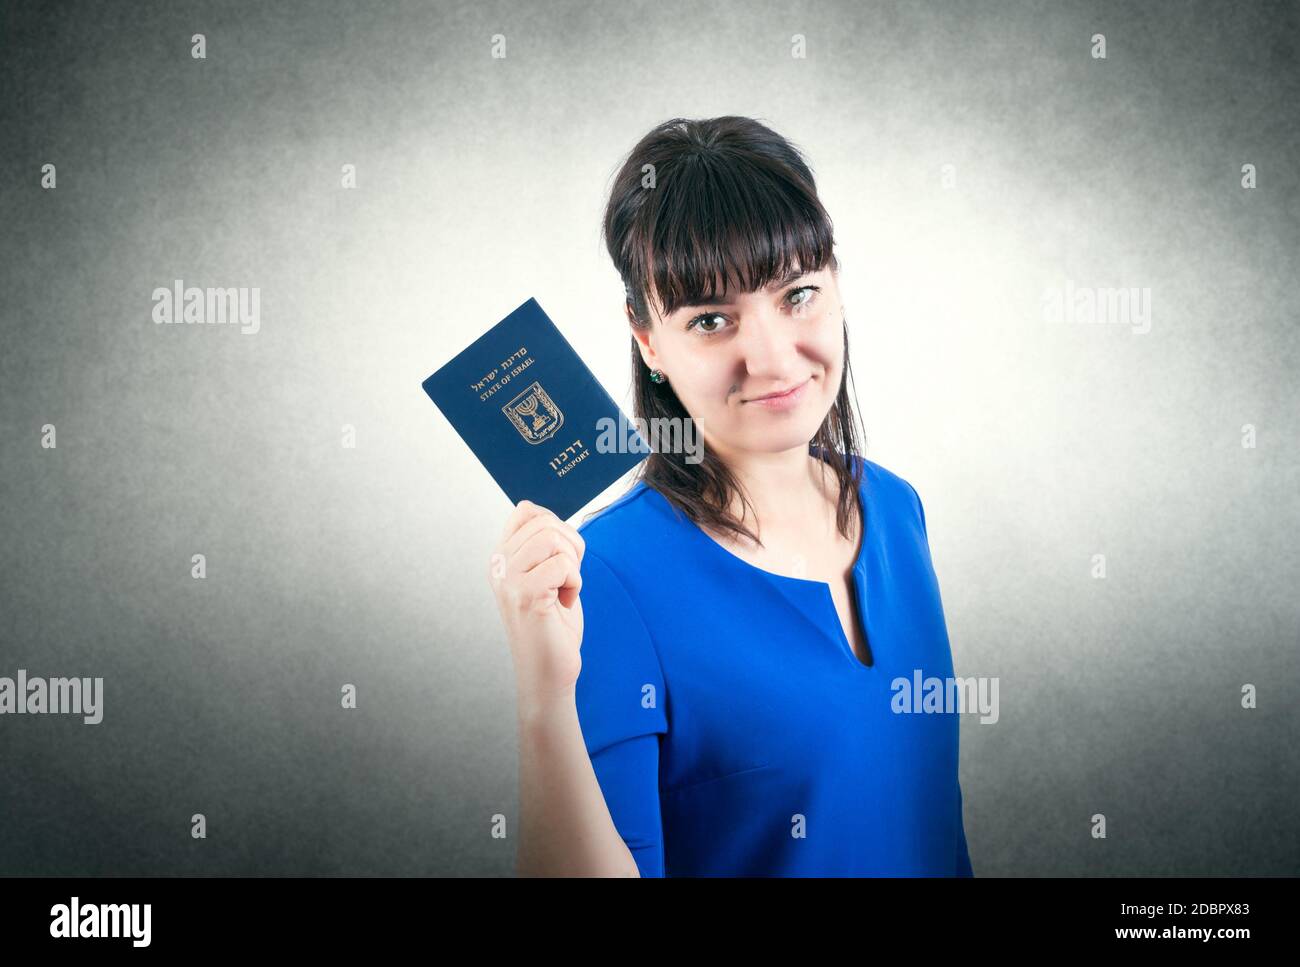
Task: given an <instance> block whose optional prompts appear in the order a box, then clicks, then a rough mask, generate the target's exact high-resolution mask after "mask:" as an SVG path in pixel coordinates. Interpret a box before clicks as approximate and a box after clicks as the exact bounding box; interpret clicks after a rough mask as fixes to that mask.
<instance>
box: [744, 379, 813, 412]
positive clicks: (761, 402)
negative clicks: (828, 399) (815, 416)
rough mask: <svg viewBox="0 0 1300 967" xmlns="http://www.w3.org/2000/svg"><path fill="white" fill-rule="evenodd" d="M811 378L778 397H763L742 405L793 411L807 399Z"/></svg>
mask: <svg viewBox="0 0 1300 967" xmlns="http://www.w3.org/2000/svg"><path fill="white" fill-rule="evenodd" d="M813 378H814V377H812V376H809V377H808V378H807V379H806V380H804V381H803V382H802V383H800V384H799V385H798V386H796V387H794V389H792V390H790V391H789V392H786V393H781V394H780V395H778V396H764V397H760V398H757V399H752V400H745V401H744V405H745V406H757V407H760V408H762V409H765V410H772V411H775V412H782V413H784V412H788V411H789V410H793V409H794V408H795V407H797V406H798V405H799V404H800V403H802V402H803V401H804V400H805V399H806V398H807V396H808V386H809V384H810V383H812V381H813Z"/></svg>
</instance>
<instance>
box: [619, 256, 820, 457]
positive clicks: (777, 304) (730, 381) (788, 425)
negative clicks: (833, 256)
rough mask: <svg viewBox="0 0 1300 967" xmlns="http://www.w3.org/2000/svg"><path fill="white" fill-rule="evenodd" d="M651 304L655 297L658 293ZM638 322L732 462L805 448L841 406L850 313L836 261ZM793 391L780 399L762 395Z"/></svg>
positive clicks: (656, 357) (703, 427)
mask: <svg viewBox="0 0 1300 967" xmlns="http://www.w3.org/2000/svg"><path fill="white" fill-rule="evenodd" d="M652 303H653V300H652ZM651 312H652V313H654V321H653V324H652V325H651V327H650V328H649V329H648V330H638V329H636V328H633V330H632V333H633V335H634V336H636V338H637V340H638V342H639V343H640V349H641V356H642V358H643V359H644V360H645V362H646V365H647V366H649V367H650V368H651V369H659V370H661V371H662V372H663V373H664V375H665V376H667V377H668V385H669V386H671V387H672V388H673V390H674V391H676V393H677V398H678V399H679V400H681V402H682V405H683V406H684V407H685V408H686V412H687V413H689V414H690V415H691V418H692V419H693V420H695V421H696V422H697V423H698V424H699V425H698V427H697V431H698V432H699V433H700V434H701V435H702V436H703V438H704V441H705V444H706V445H707V446H709V447H712V448H713V449H714V450H715V451H717V452H718V453H719V454H720V455H721V456H722V457H723V458H724V459H726V458H727V457H728V456H731V455H735V454H738V453H745V452H764V453H774V452H780V451H785V450H792V449H795V448H803V449H804V450H806V449H807V446H808V442H809V441H810V440H811V439H812V438H813V437H814V436H815V435H816V434H817V430H818V428H819V427H820V426H821V424H822V421H823V420H824V419H825V418H826V414H827V413H828V412H829V411H830V409H831V407H832V406H833V405H834V403H835V397H836V394H837V393H838V392H839V387H840V374H841V371H842V369H843V365H844V314H843V307H842V305H841V304H840V292H839V285H838V283H837V278H836V273H835V271H834V270H832V269H831V268H830V267H829V266H827V267H826V268H823V269H821V270H820V271H817V272H813V273H810V274H807V275H795V276H793V277H791V278H789V279H787V280H785V281H784V282H783V283H782V282H780V281H778V282H774V283H773V284H772V285H771V286H769V287H768V288H766V289H763V290H759V291H755V292H744V293H736V292H729V293H727V294H726V295H725V296H724V297H723V301H721V302H712V303H706V304H702V305H694V306H681V307H679V308H678V309H677V310H676V311H675V312H673V313H672V314H671V315H669V316H667V317H666V318H665V317H663V316H660V315H659V314H658V311H657V306H654V305H652V308H651ZM784 390H794V392H793V393H791V394H790V395H789V396H786V397H784V398H782V399H769V400H767V401H761V400H760V397H763V396H767V395H768V394H771V393H778V392H781V391H784Z"/></svg>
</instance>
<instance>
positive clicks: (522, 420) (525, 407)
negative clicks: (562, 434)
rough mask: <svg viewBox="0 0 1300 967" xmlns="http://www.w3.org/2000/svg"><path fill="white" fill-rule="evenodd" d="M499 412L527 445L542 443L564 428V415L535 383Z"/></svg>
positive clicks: (540, 386)
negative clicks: (508, 420)
mask: <svg viewBox="0 0 1300 967" xmlns="http://www.w3.org/2000/svg"><path fill="white" fill-rule="evenodd" d="M501 412H502V413H504V414H505V415H506V416H507V417H508V418H509V419H510V422H511V423H513V424H514V425H515V429H516V430H518V431H519V435H520V436H521V437H523V438H524V439H525V440H527V441H528V442H529V443H544V442H545V441H547V440H549V439H550V438H551V437H553V436H554V435H555V431H556V430H558V429H559V428H560V427H562V426H564V414H563V413H561V412H560V408H559V407H558V406H556V405H555V401H554V400H552V399H551V397H550V396H549V395H547V392H546V390H544V389H542V385H541V384H540V383H538V382H536V381H534V382H533V383H532V385H531V386H529V387H528V389H526V390H524V391H523V392H522V393H520V394H519V395H518V396H516V397H515V398H514V399H512V400H511V401H510V402H509V403H507V404H506V405H505V406H503V407H501Z"/></svg>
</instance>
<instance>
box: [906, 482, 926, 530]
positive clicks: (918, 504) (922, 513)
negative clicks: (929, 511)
mask: <svg viewBox="0 0 1300 967" xmlns="http://www.w3.org/2000/svg"><path fill="white" fill-rule="evenodd" d="M900 479H901V478H900ZM903 483H905V484H907V489H908V490H910V491H911V492H912V499H913V500H914V501H915V502H916V513H917V516H919V517H920V518H921V533H922V534H924V535H925V539H926V541H929V539H930V530H929V528H927V527H926V525H925V505H924V504H923V503H921V495H920V494H918V493H917V492H916V488H915V487H913V486H912V485H911V484H910V483H908V481H906V480H904V481H903Z"/></svg>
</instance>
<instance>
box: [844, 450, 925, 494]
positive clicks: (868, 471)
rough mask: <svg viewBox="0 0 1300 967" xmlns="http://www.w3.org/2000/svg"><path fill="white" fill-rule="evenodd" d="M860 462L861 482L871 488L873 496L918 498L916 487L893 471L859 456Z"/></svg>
mask: <svg viewBox="0 0 1300 967" xmlns="http://www.w3.org/2000/svg"><path fill="white" fill-rule="evenodd" d="M858 460H859V461H861V463H862V470H863V483H864V485H866V486H868V487H870V488H872V490H873V491H874V495H875V496H882V497H885V498H900V497H901V498H904V499H905V500H907V501H911V500H914V499H919V498H918V497H917V494H916V488H915V487H913V486H912V485H911V483H909V482H908V481H907V480H906V479H904V478H903V477H901V476H900V475H898V474H896V473H894V471H892V470H890V469H888V468H886V467H883V466H881V465H880V464H878V463H876V462H875V461H872V460H868V459H867V458H866V457H862V456H859V457H858Z"/></svg>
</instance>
